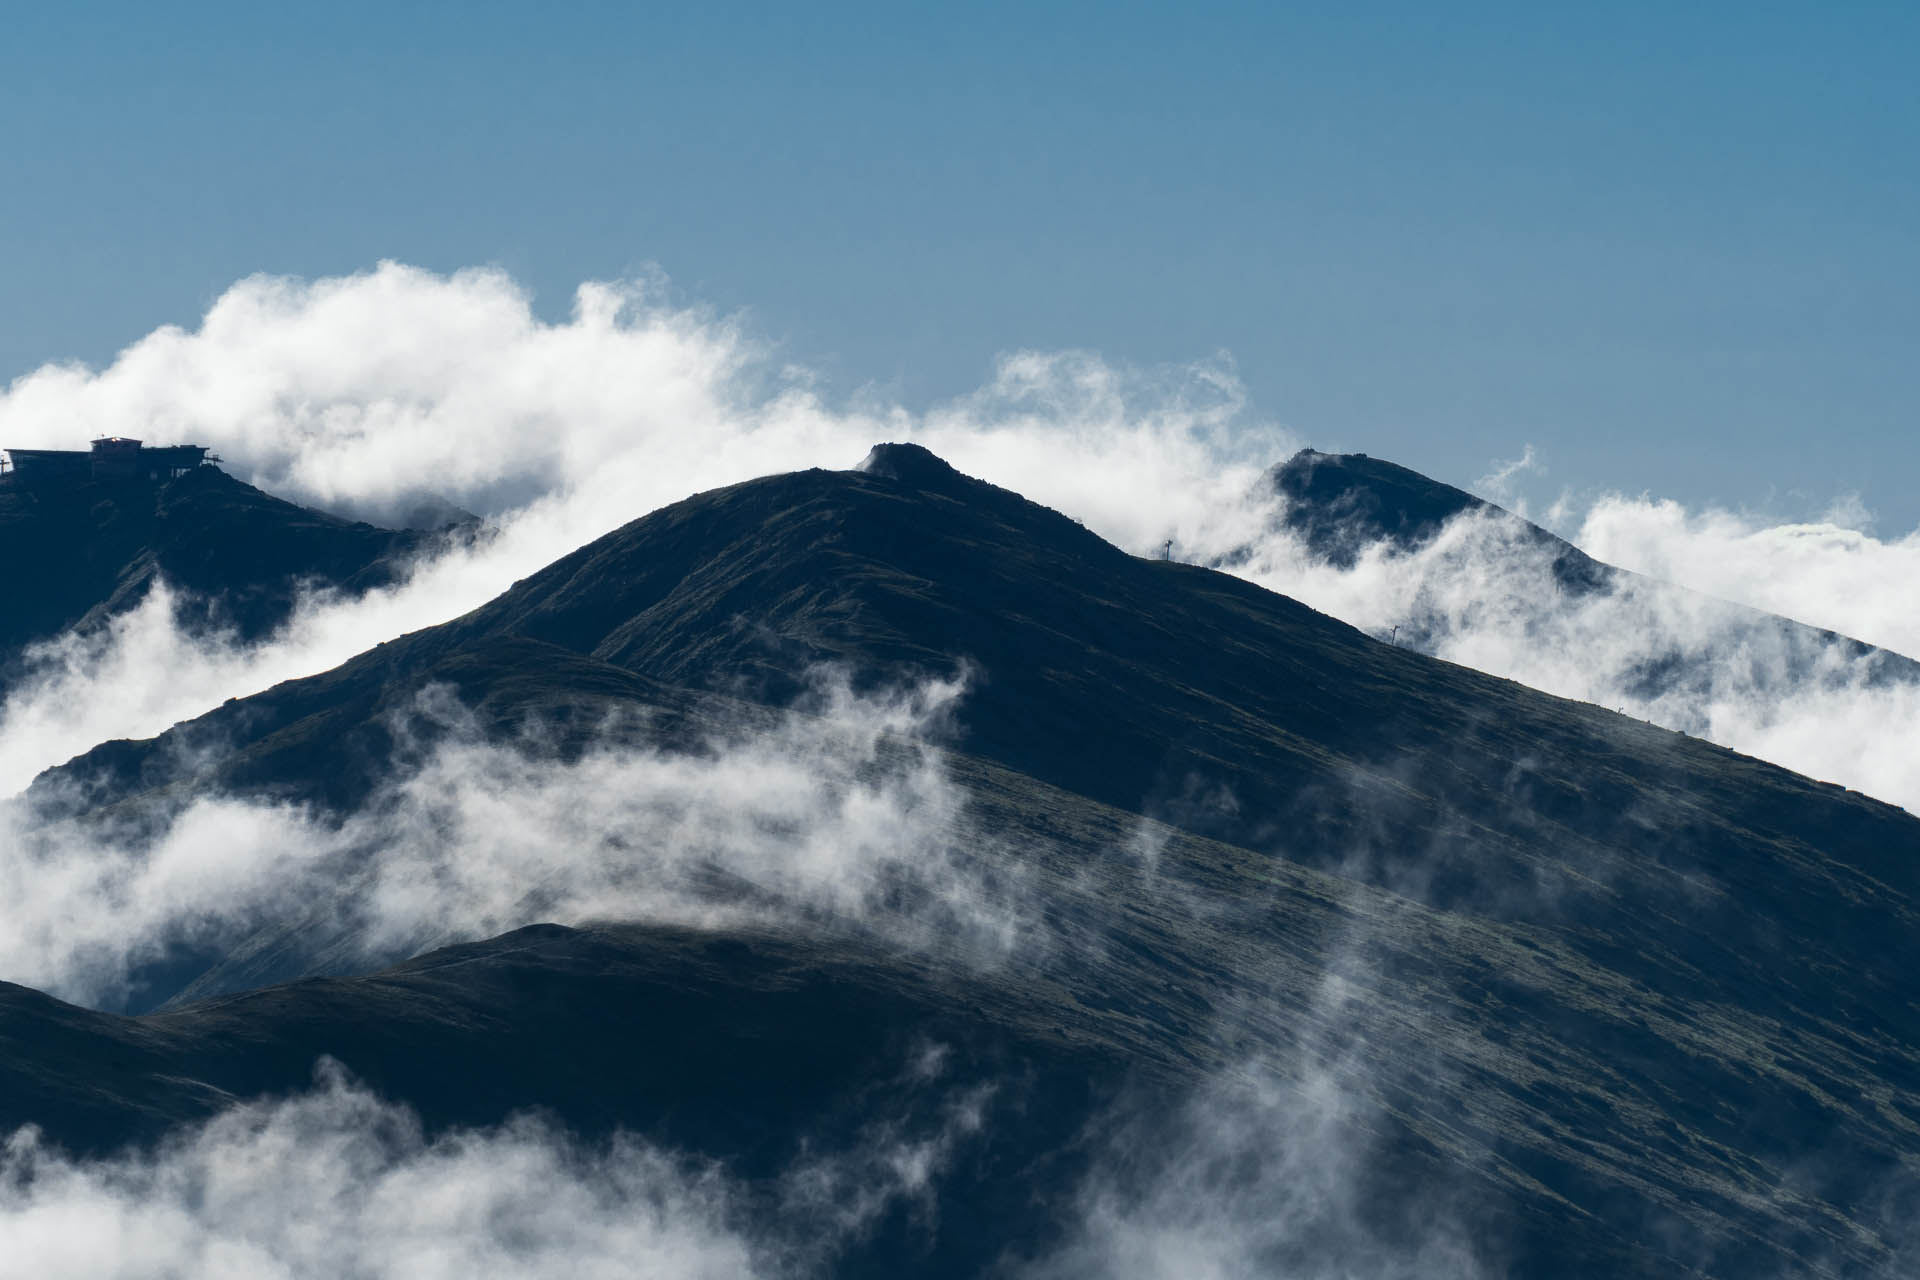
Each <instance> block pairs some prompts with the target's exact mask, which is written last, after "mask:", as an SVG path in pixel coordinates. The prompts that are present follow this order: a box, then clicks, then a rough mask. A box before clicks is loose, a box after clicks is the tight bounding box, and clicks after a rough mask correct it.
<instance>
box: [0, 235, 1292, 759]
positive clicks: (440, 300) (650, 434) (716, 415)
mask: <svg viewBox="0 0 1920 1280" xmlns="http://www.w3.org/2000/svg"><path fill="white" fill-rule="evenodd" d="M657 294H658V290H657V289H653V288H650V287H649V286H647V285H646V284H644V283H629V284H589V285H584V286H582V287H581V289H580V291H579V294H578V297H577V299H576V305H575V308H574V312H573V315H572V316H571V317H570V318H569V319H568V320H566V321H563V322H560V323H548V322H545V321H542V320H540V319H539V318H537V317H536V316H535V315H534V313H533V311H532V308H531V306H530V305H529V301H528V298H527V297H526V295H525V294H524V293H523V292H522V291H521V290H520V289H519V288H518V287H517V286H516V285H515V284H514V283H513V281H512V280H511V279H509V278H508V277H507V276H505V275H504V274H502V273H500V272H498V271H484V270H481V271H465V272H460V273H457V274H454V275H452V276H437V275H434V274H432V273H429V272H424V271H420V270H417V269H414V268H410V267H404V266H400V265H397V264H392V263H387V264H383V265H382V266H380V267H379V268H377V269H376V270H373V271H370V272H366V273H363V274H361V275H356V276H350V277H344V278H339V279H326V280H318V281H312V282H306V281H298V280H290V279H284V278H277V277H264V276H262V277H254V278H251V279H248V280H244V281H242V282H240V283H239V284H237V285H235V286H234V287H233V288H231V289H230V290H228V291H227V293H226V294H224V295H223V296H222V297H221V298H220V299H219V300H218V301H216V302H215V304H214V305H213V307H212V308H211V309H210V310H209V311H208V313H207V315H206V317H205V319H204V320H203V322H202V324H201V326H200V327H199V328H198V329H196V330H192V331H188V330H184V329H179V328H174V327H168V328H163V329H160V330H157V331H155V332H154V333H152V334H150V335H148V336H147V337H146V338H144V339H142V340H141V341H139V342H137V343H135V344H134V345H133V346H131V347H129V348H128V349H127V350H126V351H124V352H123V353H121V355H120V356H119V358H118V359H116V360H115V361H114V362H113V363H112V364H111V365H110V366H108V367H107V368H105V369H101V370H98V371H95V370H90V369H86V368H83V367H80V366H49V367H46V368H42V369H39V370H36V371H33V372H31V373H28V374H26V375H24V376H22V377H20V378H17V379H16V380H15V381H14V382H13V383H12V384H11V386H10V387H9V388H7V390H6V391H5V392H4V393H0V440H3V441H6V442H7V443H9V444H17V445H21V446H24V447H71V446H72V445H74V444H75V442H76V441H80V440H83V439H85V438H86V437H88V436H92V435H100V434H117V435H131V436H138V437H142V438H145V439H149V440H155V441H173V440H192V441H195V442H200V443H206V444H210V445H212V446H213V447H214V448H215V449H216V450H217V451H218V452H219V453H220V455H221V456H222V457H223V458H224V459H225V461H224V464H223V465H224V466H225V467H226V468H227V469H228V470H230V471H232V472H233V473H234V474H236V475H238V476H239V477H241V478H242V479H245V480H248V481H250V482H252V483H255V484H258V485H260V486H262V487H264V488H266V489H268V490H270V491H272V492H274V493H277V494H281V495H283V496H287V497H291V498H294V499H296V500H299V501H303V502H307V503H310V504H313V505H317V506H320V507H323V508H328V509H335V510H341V511H345V512H348V513H351V514H356V515H361V516H366V517H370V518H374V519H392V518H396V517H398V516H399V515H400V514H401V513H403V512H405V511H406V510H408V509H409V508H410V507H411V506H413V505H414V504H415V503H417V502H418V501H420V500H421V498H422V497H423V496H427V495H434V496H438V497H442V498H446V499H449V500H451V501H453V502H455V503H457V504H458V505H460V506H463V507H466V508H468V509H471V510H474V511H478V512H481V513H483V514H485V515H486V516H488V517H489V518H490V519H491V520H492V521H493V522H494V524H495V525H496V527H497V529H498V536H496V537H494V538H492V539H490V540H488V541H487V542H486V543H485V544H483V545H482V546H479V547H465V548H456V549H453V550H452V551H450V552H449V553H448V554H447V555H445V556H443V557H441V558H439V559H436V560H434V561H432V562H430V563H428V564H425V565H422V566H420V567H419V568H418V569H417V570H416V572H415V573H414V575H413V577H412V579H411V580H410V581H409V582H407V583H405V584H403V585H402V586H401V587H399V588H397V589H395V590H390V591H384V592H378V593H375V594H373V595H371V596H369V597H367V598H365V599H363V600H360V601H354V602H347V601H340V600H336V599H332V598H330V597H327V596H325V595H321V596H316V597H314V598H312V599H311V600H309V601H308V602H307V603H306V605H305V606H304V607H303V608H302V609H301V610H300V611H299V612H298V614H297V615H296V617H295V619H294V621H293V623H292V624H291V625H290V626H289V627H288V628H287V629H286V630H285V631H284V632H283V633H282V634H281V635H279V636H276V637H274V638H273V639H272V640H271V641H269V642H268V643H267V644H266V645H264V646H260V647H257V648H245V649H242V648H240V647H238V646H235V645H233V644H231V643H222V642H221V641H220V640H219V639H218V638H217V637H216V638H213V639H205V638H201V639H195V640H188V639H185V638H182V637H180V636H177V635H175V634H173V633H172V632H171V631H170V630H169V628H168V619H167V617H166V610H165V609H164V608H163V607H161V605H162V601H163V599H164V598H163V597H162V598H157V599H156V600H155V601H154V602H153V604H152V605H151V607H150V608H148V609H146V610H143V611H142V613H141V614H140V615H139V616H138V617H137V618H135V619H132V620H128V621H126V622H124V623H122V624H121V625H118V626H116V627H115V628H113V629H112V630H109V631H107V632H105V633H103V634H100V635H96V636H91V637H84V638H79V639H73V638H69V639H65V640H62V641H59V642H56V643H55V644H53V645H51V646H49V647H46V648H43V649H42V650H41V651H40V652H39V653H37V654H36V655H34V657H33V659H32V661H31V662H30V664H29V667H30V669H29V671H28V672H27V673H26V674H25V677H24V678H22V679H19V680H15V681H14V682H13V683H12V686H11V693H10V697H9V699H8V702H7V704H6V707H5V709H4V711H0V740H4V743H5V746H4V748H0V793H4V792H6V791H10V790H17V789H18V788H19V787H21V786H23V785H25V783H26V782H27V781H28V780H30V779H31V777H32V776H33V774H34V773H35V772H37V771H38V770H40V769H43V768H46V767H48V766H51V765H54V764H58V763H60V762H62V761H63V760H65V759H67V758H69V757H70V756H71V755H72V754H73V753H75V752H76V751H79V750H83V749H85V748H86V747H88V746H91V745H92V744H93V743H94V742H97V741H100V740H101V739H102V738H105V737H137V736H148V735H151V734H153V733H156V732H158V731H159V730H161V729H163V728H165V727H166V726H167V725H168V724H171V723H173V722H174V721H176V720H178V719H181V718H184V717H186V716H189V715H192V714H196V713H197V712H199V711H203V710H205V709H207V708H208V707H210V706H213V705H216V704H217V703H218V702H219V701H220V700H222V699H224V698H226V697H235V696H244V695H245V694H248V693H253V692H257V691H258V690H259V689H261V688H263V687H265V686H266V685H268V684H270V683H272V682H274V681H276V680H279V679H284V678H287V677H289V676H294V675H303V674H311V673H312V672H315V671H319V670H324V669H326V668H327V667H329V666H332V665H334V664H336V663H338V662H340V661H342V660H344V659H345V658H347V657H349V656H351V655H352V654H353V653H355V652H358V651H359V650H361V649H364V648H366V647H367V646H369V645H371V644H373V643H376V642H377V641H379V640H382V639H388V638H391V637H392V636H394V635H397V634H400V633H402V632H404V631H406V630H410V629H413V628H417V627H420V626H425V625H429V624H431V623H434V622H439V621H442V620H444V619H446V618H449V617H452V616H455V615H457V614H458V613H461V612H463V611H465V610H467V609H470V608H473V607H475V606H477V605H479V604H481V603H483V602H484V601H486V600H487V599H489V598H491V597H492V596H493V595H495V594H497V593H498V592H500V591H502V590H504V589H506V587H508V586H509V585H511V584H512V582H513V581H515V580H516V579H518V578H520V577H524V576H525V575H527V574H528V573H530V572H532V571H533V570H535V569H537V568H539V567H540V566H542V565H544V564H546V563H548V562H550V561H552V560H554V559H556V558H558V557H559V556H561V555H564V554H566V553H567V552H569V551H571V550H573V549H574V548H576V547H578V546H580V545H581V544H582V543H585V542H587V541H589V540H590V539H592V538H594V537H597V536H599V535H600V534H602V533H605V532H607V531H609V530H611V529H613V528H616V527H618V526H619V525H621V524H624V523H626V522H627V521H629V520H632V519H635V518H637V517H639V516H641V515H644V514H645V513H647V512H649V511H651V510H654V509H656V508H658V507H660V506H663V505H665V504H667V503H670V502H674V501H677V500H679V499H681V498H684V497H686V496H688V495H689V494H691V493H694V492H696V491H700V490H704V489H708V488H713V487H716V486H720V485H725V484H731V483H735V482H737V481H741V480H746V479H750V478H752V477H755V476H760V475H766V474H769V473H772V472H779V471H788V470H798V469H803V468H807V467H813V466H828V467H851V466H853V465H855V464H856V463H857V462H858V461H859V459H860V458H862V457H863V456H864V455H865V453H866V451H867V449H868V448H869V447H870V446H871V445H873V444H874V443H875V442H877V441H880V440H885V439H899V438H912V439H915V440H918V441H920V442H922V443H924V444H926V445H928V446H929V447H931V448H933V449H934V450H935V451H936V452H939V453H941V454H942V455H943V456H945V457H947V458H948V460H949V461H951V462H953V463H954V464H955V465H957V466H959V467H960V468H961V469H963V470H966V471H968V472H970V473H972V474H977V475H984V476H988V477H990V478H992V479H994V480H995V481H996V482H998V483H1001V484H1004V485H1008V486H1010V487H1013V488H1015V489H1018V490H1019V491H1021V492H1023V493H1026V494H1028V495H1029V496H1031V497H1034V498H1035V499H1037V500H1039V501H1042V502H1046V503H1048V504H1050V505H1053V506H1057V507H1059V508H1061V509H1063V510H1067V511H1069V512H1072V513H1073V514H1075V515H1077V516H1079V517H1081V518H1082V519H1084V520H1086V521H1088V522H1089V523H1091V524H1092V525H1094V527H1096V528H1098V529H1100V530H1101V531H1102V532H1103V533H1104V534H1106V535H1107V536H1108V537H1112V538H1115V539H1117V540H1119V541H1120V542H1121V543H1122V544H1123V545H1127V546H1130V547H1133V548H1136V549H1140V550H1145V549H1147V548H1148V547H1151V546H1158V545H1160V544H1161V543H1162V542H1163V541H1164V540H1166V539H1169V538H1172V539H1175V540H1176V541H1177V542H1179V543H1180V544H1183V545H1184V544H1192V545H1195V546H1210V545H1215V544H1221V543H1225V542H1231V541H1233V540H1234V539H1236V538H1242V539H1243V538H1245V537H1246V536H1249V535H1251V534H1252V533H1253V532H1254V530H1255V529H1257V527H1258V515H1257V513H1256V512H1253V511H1250V510H1248V509H1247V508H1246V506H1245V504H1244V503H1243V502H1242V501H1240V498H1241V496H1242V495H1243V494H1244V493H1245V492H1247V490H1248V489H1249V488H1250V486H1251V485H1252V483H1253V480H1254V478H1255V477H1256V476H1257V474H1258V472H1259V469H1260V468H1261V466H1263V465H1264V464H1265V463H1266V462H1268V461H1269V460H1270V459H1271V458H1272V457H1274V456H1275V455H1277V454H1279V453H1282V452H1284V451H1285V450H1286V448H1287V447H1288V442H1287V440H1286V437H1285V436H1284V435H1283V434H1282V433H1280V432H1278V431H1275V430H1273V429H1270V428H1265V427H1260V426H1258V425H1255V424H1250V423H1248V422H1247V421H1246V420H1245V414H1244V413H1243V396H1242V394H1241V391H1240V388H1239V384H1238V382H1237V380H1236V379H1235V378H1234V376H1233V373H1232V369H1231V366H1230V365H1229V364H1227V363H1226V362H1225V361H1224V360H1220V361H1214V362H1211V363H1204V364H1200V365H1196V366H1187V367H1178V368H1170V369H1164V370H1158V371H1145V372H1141V371H1127V370H1121V369H1116V368H1113V367H1111V366H1109V365H1107V364H1105V363H1103V362H1102V361H1100V360H1099V359H1097V358H1095V357H1093V356H1091V355H1087V354H1085V353H1073V352H1068V353H1055V354H1038V353H1031V352H1023V353H1016V354H1014V355H1010V356H1008V357H1006V358H1005V359H1004V360H1002V361H1001V362H1000V364H999V366H998V367H997V368H996V369H995V370H994V372H993V375H992V377H991V378H990V379H989V381H988V383H987V384H986V385H985V386H984V387H982V388H981V389H980V390H979V391H977V392H975V393H973V394H971V395H969V396H966V397H963V398H961V399H959V400H957V401H954V402H952V403H949V404H945V405H941V406H938V407H936V408H934V409H932V410H930V411H928V412H927V413H924V414H918V415H914V414H909V413H907V412H906V411H904V410H902V409H900V408H898V407H896V406H890V405H886V404H875V403H868V402H867V401H866V400H865V399H860V398H857V399H856V402H855V403H852V404H847V405H838V406H834V405H829V404H828V403H826V402H825V401H824V400H823V399H822V398H821V397H820V396H819V395H818V394H817V393H816V391H815V390H814V388H813V387H812V385H811V383H810V381H809V380H808V378H807V377H806V375H805V373H804V371H795V370H792V369H790V368H786V367H784V366H779V365H777V364H776V363H775V362H774V361H773V360H772V359H771V357H770V353H769V352H768V351H767V350H766V349H764V348H763V347H761V346H759V345H757V344H755V343H754V342H753V341H752V340H751V339H750V337H749V336H748V335H746V334H745V333H744V332H743V331H742V329H741V328H740V327H739V326H738V325H736V324H734V323H732V322H730V321H728V320H725V319H723V318H718V317H715V316H713V315H711V314H708V313H706V312H703V311H700V310H698V309H688V308H676V307H673V306H670V305H668V304H666V303H665V302H663V301H660V300H659V298H658V296H657Z"/></svg>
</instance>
